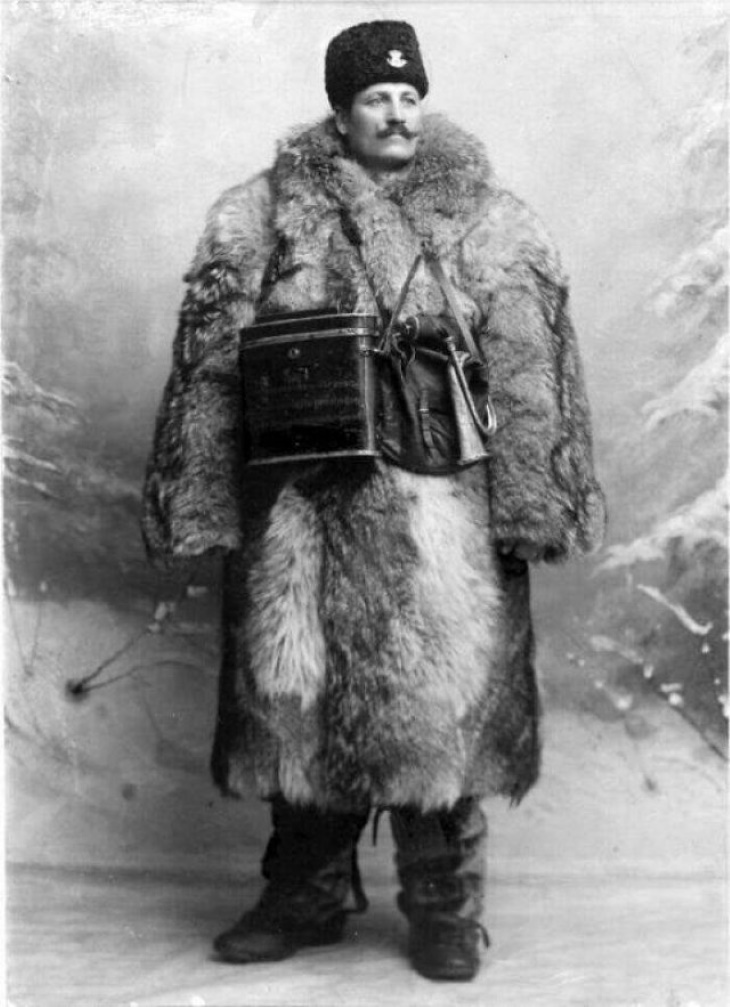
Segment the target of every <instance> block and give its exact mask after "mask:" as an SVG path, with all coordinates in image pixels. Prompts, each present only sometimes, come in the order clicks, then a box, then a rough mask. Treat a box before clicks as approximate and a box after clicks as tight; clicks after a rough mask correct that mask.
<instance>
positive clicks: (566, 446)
mask: <svg viewBox="0 0 730 1007" xmlns="http://www.w3.org/2000/svg"><path fill="white" fill-rule="evenodd" d="M465 251H466V252H467V265H468V269H469V271H470V273H471V279H472V282H473V283H474V285H475V288H476V290H477V299H478V302H479V306H480V308H481V311H482V315H483V319H484V323H483V327H482V332H481V341H482V347H483V350H484V353H485V355H486V357H487V360H488V361H489V365H490V371H491V380H492V394H493V403H494V407H495V410H496V413H497V421H498V430H497V433H496V434H495V436H494V439H493V442H492V445H491V452H490V462H489V466H490V487H491V488H490V503H491V515H490V519H491V527H492V530H493V534H494V536H495V539H496V540H497V541H499V542H502V543H516V542H523V543H527V544H529V545H531V546H534V547H536V548H537V550H538V551H539V553H540V555H541V556H543V557H544V558H545V559H547V560H549V561H559V560H563V559H566V558H568V557H570V556H572V555H580V554H583V553H587V552H590V551H591V550H593V549H595V548H596V547H597V546H598V545H599V544H600V542H601V539H602V537H603V530H604V525H605V507H604V500H603V495H602V493H601V490H600V487H599V486H598V483H597V481H596V478H595V475H594V469H593V450H592V433H591V419H590V413H589V408H588V402H587V398H586V391H585V384H584V379H583V370H582V365H581V360H580V355H579V351H578V345H577V341H576V338H575V333H574V331H573V327H572V325H571V322H570V317H569V312H568V293H567V279H566V277H565V275H564V273H563V271H562V267H561V264H560V260H559V257H558V255H557V252H556V250H555V248H554V246H553V244H552V242H551V240H550V238H549V237H548V236H547V235H546V234H545V232H544V231H543V229H542V228H541V226H540V224H539V222H538V221H537V220H536V218H535V217H534V215H533V214H532V213H531V212H530V211H529V209H528V208H527V207H526V206H525V205H524V204H522V203H521V202H519V201H518V200H517V199H515V198H514V197H513V196H511V195H510V194H509V193H507V192H500V193H498V194H497V195H496V197H495V198H494V199H493V201H492V203H491V205H490V207H489V209H488V212H487V214H486V215H485V218H484V220H483V221H482V223H481V224H480V226H479V227H478V228H476V229H475V230H474V231H473V232H472V234H471V235H470V237H469V239H468V247H467V249H465Z"/></svg>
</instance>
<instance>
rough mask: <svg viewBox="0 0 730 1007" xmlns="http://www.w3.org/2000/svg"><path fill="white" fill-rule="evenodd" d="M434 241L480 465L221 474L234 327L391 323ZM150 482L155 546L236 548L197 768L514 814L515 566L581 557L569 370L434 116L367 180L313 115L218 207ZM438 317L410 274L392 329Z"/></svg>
mask: <svg viewBox="0 0 730 1007" xmlns="http://www.w3.org/2000/svg"><path fill="white" fill-rule="evenodd" d="M423 246H426V247H428V248H432V249H434V250H436V251H437V252H438V253H439V255H440V256H441V258H442V261H443V263H444V267H445V269H446V271H447V272H448V273H449V275H450V278H451V280H452V282H453V284H454V286H455V288H456V290H457V292H458V297H459V300H460V303H461V306H462V309H463V311H464V314H465V315H466V317H467V319H468V320H469V321H470V323H471V325H472V327H473V331H474V332H475V334H476V335H477V337H478V338H479V339H480V340H481V343H482V347H483V349H484V352H485V354H486V356H487V358H488V360H489V363H490V367H491V373H492V381H493V394H494V404H495V407H496V410H497V416H498V421H499V430H498V433H497V435H496V436H495V438H494V441H493V444H492V451H491V457H490V460H489V462H488V464H487V465H486V466H479V467H476V468H473V469H470V470H468V471H465V472H461V473H459V474H457V475H455V476H448V477H433V476H417V475H413V474H411V473H407V472H405V471H402V470H400V469H398V468H395V467H392V466H389V465H388V464H386V463H385V462H375V463H365V462H358V463H334V462H328V463H325V464H320V465H316V466H305V467H300V468H294V469H292V470H290V471H288V472H286V473H279V474H278V475H277V478H278V480H279V481H278V482H277V483H271V482H269V483H268V484H266V483H261V482H257V480H255V479H254V478H253V477H252V476H251V475H250V473H247V472H244V473H241V471H240V467H239V458H238V440H237V438H238V423H239V408H238V407H239V401H238V396H239V392H238V383H237V371H236V357H237V349H238V332H239V329H240V327H241V326H244V325H246V324H248V323H249V322H250V321H251V319H252V318H253V317H254V315H257V316H259V317H260V316H262V315H266V314H270V313H275V312H280V311H296V310H303V309H311V308H318V307H336V308H338V309H339V310H341V311H364V312H368V313H373V312H374V311H375V298H376V297H377V300H378V301H379V302H380V303H381V304H383V305H385V306H386V308H392V307H393V305H394V303H395V301H396V298H397V296H398V293H399V291H400V289H401V286H402V284H403V281H404V279H405V277H406V274H407V272H408V269H409V267H410V265H411V263H412V262H413V259H414V258H415V256H416V254H417V252H418V251H419V249H420V248H421V247H423ZM188 283H189V288H188V295H187V298H186V300H185V303H184V305H183V310H182V313H181V318H180V327H179V330H178V335H177V339H176V344H175V355H174V366H173V373H172V376H171V378H170V381H169V383H168V387H167V389H166V392H165V397H164V399H163V404H162V408H161V410H160V414H159V418H158V423H157V428H156V435H155V446H154V450H153V454H152V457H151V459H150V465H149V470H148V483H147V494H146V500H147V509H146V516H145V535H146V540H147V543H148V546H149V548H150V550H151V551H152V552H153V553H158V554H162V555H171V554H172V555H194V554H196V553H199V552H201V551H203V550H205V549H209V548H211V547H213V546H222V547H224V548H226V549H228V550H232V552H231V553H230V558H229V560H228V563H227V575H226V576H227V580H226V605H225V612H224V643H225V646H224V667H223V674H222V677H221V691H220V715H219V722H218V732H217V737H216V743H215V746H214V755H213V771H214V775H215V778H216V780H217V782H218V783H219V785H220V786H221V787H222V788H223V789H224V790H226V791H228V792H236V791H237V790H238V789H239V788H240V780H241V773H242V772H243V771H244V770H245V769H246V768H247V767H253V768H254V770H255V772H256V774H257V778H258V782H259V787H260V790H261V792H262V794H264V795H271V794H274V793H277V792H283V793H284V795H285V796H286V797H287V798H288V799H289V800H293V801H304V802H312V801H313V802H315V803H317V804H319V805H321V806H325V807H333V808H340V809H345V810H347V809H358V808H363V807H365V806H367V805H368V804H369V803H374V804H379V805H394V804H415V805H417V806H419V807H421V808H423V809H425V810H428V809H433V808H437V807H443V806H451V805H453V804H454V802H455V801H456V800H457V799H458V798H459V797H460V796H462V795H464V794H484V793H505V794H509V795H511V796H513V797H515V798H518V797H520V796H521V795H522V793H524V791H525V790H526V789H527V788H528V787H529V786H530V785H531V784H532V782H533V781H534V779H535V777H536V774H537V766H538V736H537V721H538V701H537V692H536V687H535V679H534V670H533V666H532V648H533V642H532V631H531V626H530V615H529V586H528V577H527V570H526V567H525V566H524V564H520V563H516V562H510V563H508V564H506V565H505V564H503V563H502V562H501V561H500V560H498V559H496V558H495V557H496V553H495V544H496V543H499V542H504V541H512V542H513V541H522V542H526V543H529V544H531V545H534V546H537V547H538V548H539V549H540V550H541V552H542V555H543V556H544V557H545V558H546V559H548V560H557V559H564V558H566V557H567V556H569V555H572V554H576V553H581V552H585V551H587V550H589V549H591V548H592V547H594V546H595V545H596V544H597V543H598V541H599V540H600V537H601V534H602V530H603V522H604V513H603V501H602V497H601V493H600V490H599V488H598V486H597V484H596V481H595V478H594V475H593V466H592V459H591V431H590V421H589V416H588V410H587V404H586V400H585V392H584V387H583V380H582V374H581V368H580V361H579V358H578V352H577V347H576V342H575V336H574V334H573V331H572V328H571V325H570V321H569V316H568V312H567V292H566V280H565V277H564V275H563V274H562V271H561V267H560V263H559V260H558V257H557V254H556V252H555V250H554V248H553V246H552V244H551V242H550V240H549V239H548V237H547V236H546V235H545V234H544V232H543V231H542V229H541V228H540V226H539V224H538V223H537V222H536V220H535V218H534V216H533V215H532V214H531V213H530V211H529V210H528V209H527V208H526V207H525V206H524V205H523V204H522V203H520V202H519V201H518V200H516V199H515V198H514V197H513V196H512V195H511V194H509V193H508V192H506V191H505V190H504V189H502V188H501V187H500V186H499V185H498V183H497V182H496V181H495V180H494V177H493V175H492V172H491V168H490V165H489V162H488V160H487V158H486V155H485V153H484V151H483V148H482V146H481V144H480V143H479V142H478V141H477V140H475V139H474V138H473V137H471V136H469V135H468V134H466V133H464V132H463V131H461V130H459V129H458V128H456V127H455V126H453V125H452V124H450V123H449V122H448V121H447V120H445V119H443V118H441V117H438V116H430V117H427V118H426V120H425V129H424V133H423V136H422V140H421V143H420V145H419V150H418V155H417V158H416V162H415V164H414V168H413V171H412V172H411V174H410V175H409V176H408V178H407V179H405V180H402V181H399V182H397V183H393V184H389V185H387V186H382V185H378V184H376V183H375V182H374V181H373V180H372V179H371V178H370V177H369V176H368V175H367V174H366V173H365V172H364V171H363V170H362V168H361V167H360V166H359V165H358V164H356V163H355V162H354V161H352V160H351V159H350V158H348V157H347V155H346V152H345V151H344V149H343V147H342V140H341V138H340V137H339V135H338V134H337V132H336V130H335V129H334V125H333V122H332V120H331V119H328V120H326V121H325V122H323V123H320V124H317V125H315V126H313V127H309V128H306V129H304V130H299V131H297V132H296V133H295V134H293V135H292V137H291V138H290V139H289V140H287V141H286V142H285V143H283V144H282V146H281V148H280V150H279V154H278V157H277V159H276V163H275V165H274V167H273V169H272V170H271V171H270V172H268V173H265V174H264V175H261V176H258V177H257V178H255V179H254V180H253V181H251V182H250V183H248V184H247V185H245V186H240V187H237V188H235V189H233V190H231V191H229V192H228V193H226V194H224V196H223V197H222V199H221V200H220V201H219V202H218V203H217V204H216V206H215V207H214V208H213V210H212V211H211V215H210V218H209V221H208V225H207V228H206V231H205V234H204V236H203V239H202V241H201V243H200V246H199V248H198V252H197V255H196V258H195V261H194V263H193V266H192V268H191V271H190V273H189V274H188ZM443 310H444V304H443V296H442V294H441V292H440V290H439V288H438V286H437V285H436V283H435V282H434V280H433V278H432V277H431V276H429V275H428V274H427V272H426V271H423V270H422V271H420V272H419V273H418V274H417V275H416V277H415V280H414V282H413V283H412V285H411V288H410V291H409V295H408V299H407V301H406V305H405V311H406V312H409V313H410V312H413V313H417V312H439V311H443Z"/></svg>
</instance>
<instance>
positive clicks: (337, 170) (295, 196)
mask: <svg viewBox="0 0 730 1007" xmlns="http://www.w3.org/2000/svg"><path fill="white" fill-rule="evenodd" d="M273 184H274V187H275V190H276V191H277V192H278V195H279V196H280V197H281V198H280V199H279V200H278V201H277V202H279V205H281V206H283V207H286V206H287V204H288V205H291V203H292V202H295V203H296V204H297V208H298V210H299V212H302V213H305V214H309V213H312V214H321V213H322V212H326V211H327V210H328V209H329V210H333V211H336V212H338V213H339V212H341V210H342V209H343V208H344V209H346V210H348V211H349V212H351V213H354V215H355V216H356V215H357V212H358V211H359V210H360V209H362V207H363V206H365V205H366V204H372V203H377V202H382V201H385V200H387V201H389V202H390V203H391V204H395V205H396V206H397V207H398V208H399V209H400V211H401V213H403V215H404V216H405V217H406V219H407V220H408V222H409V223H410V225H411V227H412V228H413V229H414V231H415V232H416V233H417V234H418V235H419V236H420V237H421V239H422V240H424V241H425V242H427V243H431V244H434V245H436V246H441V247H443V246H444V245H448V244H452V243H453V242H454V241H457V240H458V239H459V238H460V237H461V236H462V235H463V233H464V232H465V231H466V230H468V228H469V225H470V223H471V221H472V220H473V218H474V217H475V215H476V214H478V213H479V211H480V209H481V208H482V207H483V205H484V202H485V200H486V199H487V198H488V197H489V195H491V194H492V193H493V192H494V190H495V187H496V185H495V182H494V176H493V173H492V168H491V165H490V163H489V160H488V158H487V154H486V151H485V150H484V147H483V145H482V143H481V141H480V140H478V139H477V138H476V137H474V136H472V135H471V134H470V133H467V132H466V131H464V130H462V129H461V128H460V127H458V126H456V125H454V124H453V123H452V122H450V121H449V120H448V119H447V118H446V117H444V116H442V115H436V114H431V115H427V116H424V121H423V132H422V135H421V140H420V143H419V145H418V150H417V153H416V158H415V161H414V164H413V170H412V171H411V172H410V174H409V175H408V177H407V178H405V179H403V180H397V181H395V182H393V183H390V184H386V185H382V184H379V183H378V182H375V181H374V180H373V179H371V178H370V176H369V175H368V174H367V172H365V171H364V169H363V168H362V167H361V166H360V165H359V164H358V163H357V162H356V161H354V160H353V159H352V158H351V157H350V156H349V155H348V153H347V149H346V147H345V144H344V142H343V139H342V137H341V136H340V135H339V133H338V132H337V129H336V127H335V123H334V118H333V117H331V116H330V117H328V118H327V119H325V120H323V121H321V122H318V123H316V124H315V125H313V126H308V127H305V128H303V129H301V128H300V129H299V130H296V131H295V132H293V133H292V134H291V135H290V136H289V137H288V138H287V139H286V140H285V141H284V142H283V143H282V144H281V145H280V146H279V150H278V156H277V159H276V163H275V166H274V172H273ZM316 219H317V218H316V217H314V218H313V221H314V220H316Z"/></svg>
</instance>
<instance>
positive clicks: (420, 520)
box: [394, 469, 501, 720]
mask: <svg viewBox="0 0 730 1007" xmlns="http://www.w3.org/2000/svg"><path fill="white" fill-rule="evenodd" d="M394 476H395V481H396V484H397V485H398V487H399V489H400V491H401V492H403V493H405V494H406V495H408V496H409V497H410V498H411V500H412V509H411V534H412V536H413V540H414V542H415V543H416V547H417V549H418V553H419V563H418V565H417V568H416V572H415V579H416V594H417V602H416V607H417V609H418V610H419V615H420V620H421V623H422V624H421V627H420V632H418V631H417V632H415V633H414V632H413V627H410V626H409V628H408V631H407V632H405V633H404V634H403V639H402V643H403V660H404V665H405V667H404V668H403V671H404V672H405V674H406V676H407V677H411V676H413V677H415V678H416V679H418V678H419V677H420V678H421V681H420V682H419V686H420V687H421V688H422V690H423V692H422V693H421V696H420V701H421V702H423V703H431V702H432V703H437V704H443V705H444V706H445V707H446V708H447V709H448V710H449V712H450V713H451V714H452V715H453V716H454V717H455V718H456V719H457V720H460V719H461V718H462V717H464V716H465V715H466V714H467V712H468V711H469V710H470V709H473V708H474V704H476V703H478V701H479V700H480V699H481V698H482V697H483V696H484V692H485V689H486V685H487V680H488V676H489V668H490V664H491V663H492V661H493V660H494V654H495V651H497V650H498V649H499V646H500V643H499V640H500V637H499V625H500V612H501V595H500V590H499V587H498V584H497V576H496V573H495V570H494V559H493V554H492V545H491V542H490V539H489V533H488V502H487V493H486V477H485V476H484V474H483V472H482V471H480V472H478V473H477V472H474V471H470V472H465V473H462V474H460V475H458V476H455V477H452V478H448V479H445V478H440V477H424V476H419V475H413V474H412V473H409V472H406V471H404V470H401V469H395V470H394ZM475 477H476V479H478V480H479V481H481V485H478V484H475ZM409 650H410V651H411V652H410V653H409V652H408V651H409Z"/></svg>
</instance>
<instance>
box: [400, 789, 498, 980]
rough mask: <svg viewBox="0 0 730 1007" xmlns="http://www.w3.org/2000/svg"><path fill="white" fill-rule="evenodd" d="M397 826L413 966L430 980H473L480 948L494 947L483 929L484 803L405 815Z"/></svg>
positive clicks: (402, 812) (403, 908) (409, 810)
mask: <svg viewBox="0 0 730 1007" xmlns="http://www.w3.org/2000/svg"><path fill="white" fill-rule="evenodd" d="M390 820H391V829H392V832H393V839H394V841H395V845H396V868H397V871H398V877H399V880H400V882H401V886H402V890H401V891H400V892H399V894H398V907H399V909H400V910H401V912H402V913H404V915H405V916H406V917H407V919H408V923H409V928H408V955H409V958H410V960H411V964H412V965H413V967H414V968H415V969H416V971H417V972H419V973H420V974H421V975H422V976H425V977H426V978H427V979H437V980H438V979H441V980H457V981H458V980H462V981H464V980H469V979H473V978H474V976H475V975H476V974H477V972H478V971H479V966H480V945H481V943H482V942H483V943H484V944H485V945H488V944H489V938H488V937H487V932H486V930H485V929H484V927H483V926H482V925H481V922H480V917H481V914H482V908H483V899H484V872H485V842H486V819H485V817H484V815H483V813H482V811H481V808H480V807H479V803H478V801H477V800H476V799H475V798H462V799H461V800H459V801H458V802H457V803H456V804H455V805H454V807H453V808H452V809H450V810H447V811H437V812H430V813H428V814H423V813H422V812H420V811H418V810H417V809H416V808H412V807H405V808H397V809H394V810H392V811H391V819H390Z"/></svg>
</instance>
